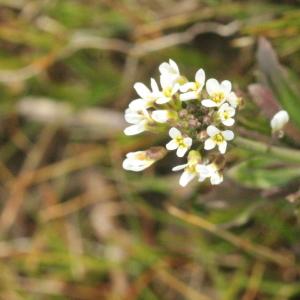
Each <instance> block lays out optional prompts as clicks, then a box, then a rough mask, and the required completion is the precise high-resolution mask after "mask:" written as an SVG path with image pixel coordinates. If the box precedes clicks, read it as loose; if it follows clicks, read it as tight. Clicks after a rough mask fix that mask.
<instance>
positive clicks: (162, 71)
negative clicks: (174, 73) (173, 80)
mask: <svg viewBox="0 0 300 300" xmlns="http://www.w3.org/2000/svg"><path fill="white" fill-rule="evenodd" d="M158 69H159V72H160V74H166V73H170V65H169V64H168V63H167V62H163V63H161V64H160V65H159V67H158Z"/></svg>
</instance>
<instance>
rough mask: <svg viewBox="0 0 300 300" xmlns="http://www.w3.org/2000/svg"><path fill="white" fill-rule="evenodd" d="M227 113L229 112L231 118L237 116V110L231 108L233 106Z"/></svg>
mask: <svg viewBox="0 0 300 300" xmlns="http://www.w3.org/2000/svg"><path fill="white" fill-rule="evenodd" d="M227 112H228V114H229V116H230V117H233V116H234V115H235V109H234V108H233V107H231V106H229V107H228V108H227Z"/></svg>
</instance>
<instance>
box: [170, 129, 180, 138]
mask: <svg viewBox="0 0 300 300" xmlns="http://www.w3.org/2000/svg"><path fill="white" fill-rule="evenodd" d="M169 136H170V137H171V138H172V139H175V138H177V137H181V136H182V135H181V132H180V131H179V130H178V129H177V128H175V127H172V128H171V129H170V130H169Z"/></svg>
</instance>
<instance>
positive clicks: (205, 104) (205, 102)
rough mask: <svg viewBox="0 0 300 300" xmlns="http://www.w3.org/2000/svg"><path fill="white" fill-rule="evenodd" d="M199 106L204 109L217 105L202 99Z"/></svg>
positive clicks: (209, 100)
mask: <svg viewBox="0 0 300 300" xmlns="http://www.w3.org/2000/svg"><path fill="white" fill-rule="evenodd" d="M201 104H202V105H203V106H205V107H216V106H218V104H217V103H216V102H214V101H212V100H211V99H204V100H202V101H201Z"/></svg>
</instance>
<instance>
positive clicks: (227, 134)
mask: <svg viewBox="0 0 300 300" xmlns="http://www.w3.org/2000/svg"><path fill="white" fill-rule="evenodd" d="M222 135H223V136H224V138H225V140H226V141H231V140H233V138H234V133H233V132H232V131H231V130H224V131H222Z"/></svg>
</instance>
